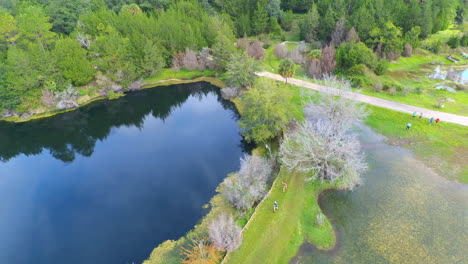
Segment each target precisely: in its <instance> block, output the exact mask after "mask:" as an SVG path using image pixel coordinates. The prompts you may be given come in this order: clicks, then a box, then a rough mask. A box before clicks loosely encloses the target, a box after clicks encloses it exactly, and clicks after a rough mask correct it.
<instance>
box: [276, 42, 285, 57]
mask: <svg viewBox="0 0 468 264" xmlns="http://www.w3.org/2000/svg"><path fill="white" fill-rule="evenodd" d="M274 53H275V56H276V57H278V58H280V59H284V58H286V56H287V55H288V49H287V48H286V45H283V44H278V45H276V46H275V50H274Z"/></svg>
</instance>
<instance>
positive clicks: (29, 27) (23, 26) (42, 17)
mask: <svg viewBox="0 0 468 264" xmlns="http://www.w3.org/2000/svg"><path fill="white" fill-rule="evenodd" d="M17 20H18V30H19V32H20V33H21V35H22V36H21V38H20V39H19V40H18V42H19V44H21V47H25V46H27V45H28V42H35V43H37V44H38V45H39V47H40V48H41V50H42V51H46V50H48V49H49V48H50V46H51V45H52V43H53V41H54V38H55V34H54V33H53V32H51V31H50V29H51V28H52V24H51V23H50V22H49V20H50V18H49V17H48V16H47V15H46V14H45V12H44V8H42V7H41V6H37V5H34V6H27V7H25V8H24V9H22V10H20V14H19V15H18V17H17Z"/></svg>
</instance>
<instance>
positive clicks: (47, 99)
mask: <svg viewBox="0 0 468 264" xmlns="http://www.w3.org/2000/svg"><path fill="white" fill-rule="evenodd" d="M41 99H42V103H43V104H44V105H45V106H47V107H54V106H56V105H57V102H58V100H57V98H56V97H55V95H54V92H52V91H51V90H49V89H44V90H42V96H41Z"/></svg>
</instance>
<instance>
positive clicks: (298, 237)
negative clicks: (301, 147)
mask: <svg viewBox="0 0 468 264" xmlns="http://www.w3.org/2000/svg"><path fill="white" fill-rule="evenodd" d="M305 179H306V175H305V174H296V173H288V172H287V171H285V170H282V171H281V173H280V176H279V178H278V179H276V181H275V182H274V184H273V187H272V190H271V193H270V195H269V196H268V197H266V198H265V200H264V202H263V203H262V204H261V205H260V206H258V207H257V209H256V214H255V215H254V216H253V218H252V220H251V222H250V224H249V225H248V226H247V228H246V229H245V230H244V232H243V242H242V245H241V247H240V248H239V249H237V250H236V251H234V252H232V253H231V254H230V255H228V256H227V258H226V260H225V263H236V264H237V263H245V264H248V263H253V264H254V263H259V260H261V261H262V263H289V261H290V260H291V258H293V257H294V256H295V255H296V253H297V251H298V250H299V248H300V246H301V245H302V244H303V243H304V241H310V242H312V243H313V244H314V245H316V246H317V247H318V248H320V249H330V248H332V247H333V246H334V244H335V234H334V232H333V228H332V226H331V224H330V222H329V221H328V220H326V219H325V221H324V223H323V225H322V226H321V227H319V226H317V224H316V223H315V216H316V215H317V214H318V213H319V212H320V208H319V206H318V203H317V198H318V195H319V194H320V192H321V191H322V190H324V189H327V188H331V185H329V184H321V183H319V182H314V183H306V182H305ZM282 181H285V182H286V183H287V184H288V190H286V192H283V191H282ZM274 201H277V202H278V204H279V210H278V211H277V212H275V213H274V212H273V202H274Z"/></svg>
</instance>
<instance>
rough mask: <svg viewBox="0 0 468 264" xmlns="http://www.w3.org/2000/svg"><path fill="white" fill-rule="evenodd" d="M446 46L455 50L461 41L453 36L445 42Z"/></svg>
mask: <svg viewBox="0 0 468 264" xmlns="http://www.w3.org/2000/svg"><path fill="white" fill-rule="evenodd" d="M447 44H448V45H449V46H450V48H452V49H456V48H458V47H459V46H460V44H461V39H460V38H459V37H458V36H453V37H451V38H450V39H449V40H448V41H447Z"/></svg>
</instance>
